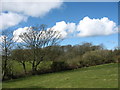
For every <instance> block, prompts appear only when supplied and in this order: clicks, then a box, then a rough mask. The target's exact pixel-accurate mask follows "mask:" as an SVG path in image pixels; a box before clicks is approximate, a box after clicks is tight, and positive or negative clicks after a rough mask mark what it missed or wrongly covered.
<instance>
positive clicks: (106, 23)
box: [77, 17, 118, 37]
mask: <svg viewBox="0 0 120 90" xmlns="http://www.w3.org/2000/svg"><path fill="white" fill-rule="evenodd" d="M77 31H79V33H78V36H79V37H88V36H99V35H110V34H114V33H117V32H118V30H117V26H116V23H115V22H113V21H111V20H109V19H108V18H107V17H103V18H101V19H90V18H89V17H84V18H83V20H81V21H80V22H79V24H78V25H77Z"/></svg>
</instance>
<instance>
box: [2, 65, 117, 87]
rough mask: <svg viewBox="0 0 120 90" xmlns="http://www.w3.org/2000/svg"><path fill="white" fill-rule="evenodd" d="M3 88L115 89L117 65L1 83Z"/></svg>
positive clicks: (99, 66)
mask: <svg viewBox="0 0 120 90" xmlns="http://www.w3.org/2000/svg"><path fill="white" fill-rule="evenodd" d="M2 85H3V88H117V87H118V64H117V63H115V64H114V63H111V64H104V65H97V66H91V67H86V68H79V69H75V70H69V71H62V72H56V73H49V74H42V75H35V76H29V77H25V78H21V79H15V80H9V81H4V82H3V84H2Z"/></svg>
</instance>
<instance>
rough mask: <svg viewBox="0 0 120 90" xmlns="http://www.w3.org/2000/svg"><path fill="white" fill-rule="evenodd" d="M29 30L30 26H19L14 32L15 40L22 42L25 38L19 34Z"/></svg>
mask: <svg viewBox="0 0 120 90" xmlns="http://www.w3.org/2000/svg"><path fill="white" fill-rule="evenodd" d="M28 31H29V27H24V28H18V29H17V30H15V31H14V32H13V36H14V38H13V40H14V41H16V42H22V41H23V40H22V39H21V38H20V37H19V35H21V34H23V33H26V32H28Z"/></svg>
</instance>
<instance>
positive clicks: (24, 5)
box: [0, 0, 62, 17]
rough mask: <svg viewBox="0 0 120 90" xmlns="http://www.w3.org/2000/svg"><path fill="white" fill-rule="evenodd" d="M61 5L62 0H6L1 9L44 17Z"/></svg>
mask: <svg viewBox="0 0 120 90" xmlns="http://www.w3.org/2000/svg"><path fill="white" fill-rule="evenodd" d="M61 5H62V1H61V0H52V2H43V1H42V2H30V0H22V1H21V0H17V1H16V2H11V1H9V0H4V2H2V9H0V10H2V11H11V12H17V13H22V14H24V15H28V16H32V17H42V16H44V15H45V14H47V13H48V12H49V11H51V10H52V9H54V8H59V7H60V6H61Z"/></svg>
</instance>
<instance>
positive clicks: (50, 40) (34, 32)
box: [19, 25, 62, 73]
mask: <svg viewBox="0 0 120 90" xmlns="http://www.w3.org/2000/svg"><path fill="white" fill-rule="evenodd" d="M27 30H28V31H27V32H26V33H23V34H21V35H20V36H19V37H20V38H21V39H22V41H23V42H22V43H24V46H26V47H27V48H29V49H31V52H32V62H31V63H32V71H33V73H34V72H36V71H37V66H38V65H39V64H40V62H41V61H43V57H44V56H45V55H44V53H43V52H42V49H43V48H44V47H47V46H52V45H56V44H57V43H59V42H60V41H61V40H62V39H60V38H61V35H60V34H59V32H57V31H54V30H53V29H47V30H46V29H45V25H41V26H40V27H30V28H28V29H27Z"/></svg>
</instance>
